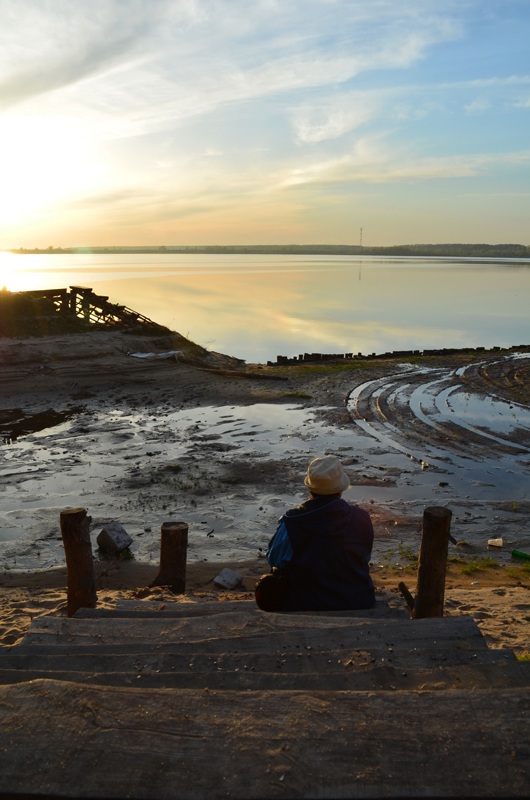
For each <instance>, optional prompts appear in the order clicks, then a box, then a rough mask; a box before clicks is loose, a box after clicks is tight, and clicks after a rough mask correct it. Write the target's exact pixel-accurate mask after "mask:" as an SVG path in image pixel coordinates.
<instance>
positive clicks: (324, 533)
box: [267, 495, 375, 611]
mask: <svg viewBox="0 0 530 800" xmlns="http://www.w3.org/2000/svg"><path fill="white" fill-rule="evenodd" d="M312 533H314V534H315V535H314V537H313V539H312V541H311V543H310V544H309V546H308V547H307V548H306V549H305V550H304V552H303V553H302V554H301V555H300V556H299V557H298V558H296V559H295V560H294V562H293V564H292V566H291V567H290V569H289V571H288V575H289V589H288V592H287V597H286V601H285V604H284V607H283V610H284V611H330V610H341V609H362V608H371V607H372V606H373V605H374V603H375V594H374V586H373V583H372V579H371V578H370V573H369V570H368V562H369V561H370V555H371V552H372V544H373V538H374V531H373V527H372V522H371V520H370V515H369V514H368V513H367V512H366V511H363V510H362V509H361V508H358V507H357V506H351V505H350V504H349V503H347V502H346V500H342V499H341V498H339V497H337V496H336V495H334V496H331V497H315V498H312V499H310V500H307V501H306V502H305V503H302V505H300V506H298V507H297V508H293V509H291V510H290V511H287V513H286V514H284V516H283V517H282V518H281V519H280V524H279V526H278V530H277V531H276V533H275V534H274V536H273V537H272V539H271V541H270V543H269V548H268V550H267V559H268V562H269V564H270V565H271V566H272V567H279V568H280V567H282V566H283V565H284V564H286V563H287V562H288V561H290V560H291V558H292V555H293V552H296V550H297V548H298V547H299V546H300V545H301V544H302V542H304V541H306V539H307V537H308V536H310V535H311V534H312Z"/></svg>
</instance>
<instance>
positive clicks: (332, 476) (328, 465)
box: [304, 456, 350, 494]
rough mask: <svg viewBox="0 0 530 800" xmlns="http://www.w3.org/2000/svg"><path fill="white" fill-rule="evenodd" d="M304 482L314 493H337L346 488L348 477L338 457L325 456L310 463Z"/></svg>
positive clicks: (348, 481)
mask: <svg viewBox="0 0 530 800" xmlns="http://www.w3.org/2000/svg"><path fill="white" fill-rule="evenodd" d="M304 483H305V485H306V486H307V488H308V489H309V490H310V491H311V492H314V493H315V494H338V492H343V491H344V489H347V488H348V486H349V485H350V479H349V478H348V476H347V475H346V473H345V472H344V469H343V468H342V464H341V463H340V461H339V459H338V458H336V457H335V456H325V458H315V460H314V461H312V462H311V463H310V465H309V466H308V468H307V476H306V478H305V480H304Z"/></svg>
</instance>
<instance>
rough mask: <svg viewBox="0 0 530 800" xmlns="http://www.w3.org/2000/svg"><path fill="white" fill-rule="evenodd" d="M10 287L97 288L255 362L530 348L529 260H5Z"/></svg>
mask: <svg viewBox="0 0 530 800" xmlns="http://www.w3.org/2000/svg"><path fill="white" fill-rule="evenodd" d="M0 284H1V285H6V286H7V288H8V289H11V290H13V291H16V290H22V289H38V288H59V287H65V286H70V285H81V286H90V287H91V288H93V289H94V291H95V292H97V293H99V294H104V295H108V296H109V299H110V300H111V301H112V302H116V303H122V304H124V305H126V306H129V307H130V308H133V309H134V310H135V311H139V312H141V313H142V314H145V315H146V316H147V317H150V318H151V319H153V320H155V321H157V322H159V323H161V324H163V325H167V326H168V327H170V328H172V329H174V330H177V331H179V333H182V334H184V335H185V336H189V338H190V339H192V340H193V341H195V342H197V343H198V344H201V345H203V346H205V347H208V348H209V349H212V350H217V351H219V352H223V353H228V354H230V355H234V356H238V357H239V358H244V359H246V360H247V361H266V360H267V359H272V360H274V359H275V358H276V356H277V355H278V354H281V355H287V356H291V355H297V354H298V353H304V352H322V353H341V352H342V353H346V352H354V353H357V352H362V353H372V352H384V351H386V350H405V349H415V350H416V349H420V350H421V349H423V348H437V347H467V346H473V347H476V346H484V347H492V346H494V345H498V346H502V347H504V346H511V345H518V344H529V343H530V314H529V311H528V309H529V306H530V261H528V260H484V259H480V260H474V259H434V258H430V259H427V258H379V257H371V256H364V257H362V258H359V257H356V258H353V257H350V256H283V255H277V256H270V255H257V256H256V255H249V256H243V255H237V256H230V255H185V254H183V255H173V254H171V255H152V254H145V255H143V254H140V255H127V254H125V255H124V254H122V255H71V256H70V255H55V256H53V255H51V256H45V255H23V256H18V255H12V254H8V253H0Z"/></svg>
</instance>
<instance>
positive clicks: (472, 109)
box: [464, 97, 491, 114]
mask: <svg viewBox="0 0 530 800" xmlns="http://www.w3.org/2000/svg"><path fill="white" fill-rule="evenodd" d="M490 106H491V103H490V101H489V100H487V99H486V98H484V97H477V98H475V100H472V101H471V103H468V105H467V106H464V108H465V110H466V111H467V112H468V114H474V113H476V112H477V111H486V109H488V108H489V107H490Z"/></svg>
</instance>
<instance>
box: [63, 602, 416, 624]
mask: <svg viewBox="0 0 530 800" xmlns="http://www.w3.org/2000/svg"><path fill="white" fill-rule="evenodd" d="M236 611H237V612H242V611H247V612H255V616H261V615H262V614H263V612H262V611H260V609H259V608H258V607H257V605H256V603H255V602H254V600H240V601H235V602H230V601H216V600H212V601H209V602H193V603H192V602H180V603H161V602H153V601H151V600H149V601H140V600H121V601H120V602H119V603H118V604H117V605H116V607H115V608H80V609H79V610H78V611H76V613H75V614H74V619H112V618H119V619H128V618H134V619H141V618H142V617H149V618H151V617H155V618H158V619H175V618H188V619H192V618H194V617H207V616H214V615H216V614H226V613H233V612H236ZM275 616H278V615H275ZM281 616H285V614H282V615H281ZM288 616H289V617H291V618H292V617H297V618H300V617H302V618H303V617H306V616H310V617H325V618H327V619H333V618H334V617H348V618H351V619H366V620H371V619H383V618H385V619H409V618H410V614H409V613H408V612H407V611H405V610H403V609H401V608H390V606H388V604H387V603H384V602H382V601H380V600H379V601H378V602H377V603H376V605H375V606H374V608H368V609H364V610H362V611H357V610H348V611H295V612H289V614H288Z"/></svg>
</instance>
